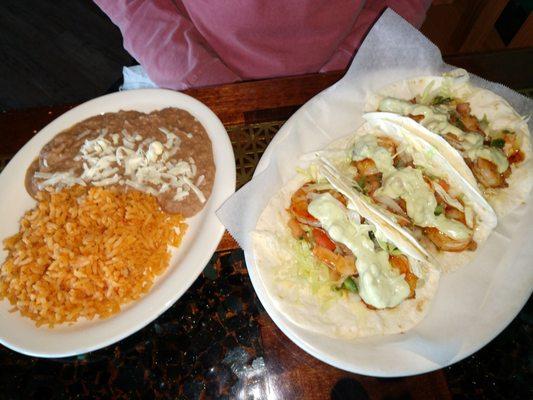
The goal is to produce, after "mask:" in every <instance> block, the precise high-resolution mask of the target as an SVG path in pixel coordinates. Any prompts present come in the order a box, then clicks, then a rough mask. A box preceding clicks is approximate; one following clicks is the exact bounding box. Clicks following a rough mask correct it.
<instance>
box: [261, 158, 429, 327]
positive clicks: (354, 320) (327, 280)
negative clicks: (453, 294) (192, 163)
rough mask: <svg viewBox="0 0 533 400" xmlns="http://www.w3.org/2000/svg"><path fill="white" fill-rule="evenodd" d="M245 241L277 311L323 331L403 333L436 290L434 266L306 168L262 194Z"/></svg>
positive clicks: (361, 205)
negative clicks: (268, 195)
mask: <svg viewBox="0 0 533 400" xmlns="http://www.w3.org/2000/svg"><path fill="white" fill-rule="evenodd" d="M252 241H253V254H254V259H255V263H256V265H257V268H258V270H259V273H260V276H261V280H262V281H263V283H264V284H265V286H266V287H267V288H268V292H269V293H270V295H271V298H272V299H273V300H274V303H275V305H276V307H277V308H278V309H279V311H280V312H281V313H282V314H283V315H284V316H285V317H287V318H288V319H289V320H290V321H291V322H293V323H295V324H296V325H298V326H300V327H303V328H305V329H307V330H311V331H314V332H318V333H322V334H325V335H328V336H331V337H336V338H356V337H363V336H373V335H384V334H393V333H400V332H405V331H407V330H408V329H410V328H412V327H413V326H414V325H416V324H417V323H418V322H420V321H421V320H422V318H423V317H424V315H425V314H426V312H427V310H428V307H429V305H430V301H431V299H432V298H433V297H434V296H435V293H436V290H437V286H438V279H439V272H438V270H436V269H435V268H433V267H432V266H431V264H430V263H429V262H428V260H427V257H426V255H425V254H424V253H423V252H422V251H420V250H419V249H417V247H416V246H413V245H412V244H411V243H410V242H409V241H406V240H405V238H404V237H402V235H401V234H399V233H398V231H396V230H395V229H394V228H393V227H391V226H389V225H387V224H380V223H379V218H378V216H377V214H375V213H374V211H373V210H372V209H371V208H370V207H367V206H366V205H365V203H364V202H361V201H360V200H359V198H358V197H353V196H345V195H344V194H343V193H341V191H339V190H337V189H336V188H335V187H334V186H333V185H332V184H331V183H330V182H328V181H327V180H326V179H325V178H324V176H322V175H321V173H320V170H319V169H317V168H316V167H314V166H313V167H311V168H310V169H309V170H308V172H307V173H306V175H305V176H298V177H296V178H295V179H293V180H292V181H290V182H289V183H288V184H287V185H286V186H285V187H284V188H283V189H282V190H281V191H280V192H279V193H277V194H276V195H275V196H274V197H273V198H272V199H271V200H270V202H269V203H268V205H267V207H266V208H265V210H264V211H263V212H262V214H261V216H260V218H259V220H258V223H257V226H256V230H255V231H254V232H253V235H252Z"/></svg>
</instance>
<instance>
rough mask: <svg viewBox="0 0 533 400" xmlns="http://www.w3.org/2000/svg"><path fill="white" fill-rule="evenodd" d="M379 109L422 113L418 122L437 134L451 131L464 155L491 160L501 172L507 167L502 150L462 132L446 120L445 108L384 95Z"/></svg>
mask: <svg viewBox="0 0 533 400" xmlns="http://www.w3.org/2000/svg"><path fill="white" fill-rule="evenodd" d="M378 109H379V111H387V112H392V113H396V114H401V115H423V116H424V119H423V120H422V121H420V122H419V123H420V124H422V126H425V127H426V128H427V129H429V130H430V131H432V132H435V133H438V134H439V135H445V134H446V133H452V134H454V135H455V136H457V138H459V139H460V140H461V141H462V143H461V145H462V147H463V153H464V155H465V156H466V157H468V158H470V159H473V160H475V159H476V158H478V157H481V158H484V159H486V160H488V161H491V162H492V163H494V164H495V165H496V166H497V167H498V172H499V173H500V174H501V173H503V172H505V171H506V170H507V168H509V161H508V160H507V157H505V154H504V153H503V151H501V150H500V149H497V148H493V147H488V146H484V145H483V137H482V136H481V135H478V134H477V133H468V132H464V131H462V130H461V129H459V128H457V127H456V126H454V125H452V124H450V123H449V122H448V114H447V112H446V110H445V109H441V108H439V107H429V106H425V105H423V104H412V103H410V102H408V101H405V100H400V99H395V98H392V97H386V98H384V99H383V100H381V102H380V103H379V106H378Z"/></svg>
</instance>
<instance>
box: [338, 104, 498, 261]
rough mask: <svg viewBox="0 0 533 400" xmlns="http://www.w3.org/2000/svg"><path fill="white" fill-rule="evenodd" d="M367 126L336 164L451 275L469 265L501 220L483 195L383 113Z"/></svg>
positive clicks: (375, 206) (376, 207)
mask: <svg viewBox="0 0 533 400" xmlns="http://www.w3.org/2000/svg"><path fill="white" fill-rule="evenodd" d="M364 118H365V120H366V121H367V122H366V123H365V124H364V125H363V126H362V127H361V128H360V129H358V130H357V132H356V133H355V134H354V136H353V137H352V139H351V141H350V142H349V143H348V144H347V146H346V148H345V154H346V157H345V158H344V159H343V158H342V157H341V158H338V159H336V160H332V162H333V163H334V164H335V166H336V167H337V168H338V170H339V171H341V173H342V174H343V175H344V176H345V177H349V178H350V179H352V181H353V187H354V189H355V190H356V193H358V195H359V196H360V197H361V198H362V199H364V201H365V202H367V204H369V205H371V206H372V207H373V210H374V212H375V213H377V214H379V215H380V217H381V218H382V220H383V221H385V222H387V223H390V224H392V223H395V224H396V226H397V225H399V226H400V227H398V229H399V230H401V231H403V232H404V233H405V234H406V235H410V236H412V237H413V238H415V239H416V240H418V242H419V243H420V244H421V245H422V246H423V247H424V248H425V249H426V250H427V251H428V253H429V254H431V255H432V256H433V257H434V259H435V260H436V261H437V263H438V264H440V265H441V267H442V268H443V269H444V270H445V271H452V270H455V269H457V268H458V267H460V266H462V265H464V264H466V263H468V262H469V261H470V260H471V259H472V258H473V257H474V255H475V253H476V251H477V249H478V247H479V245H480V244H481V243H483V242H484V241H485V240H486V238H487V237H488V235H489V234H490V232H491V231H492V229H493V228H494V227H495V226H496V223H497V220H496V215H495V214H494V211H493V210H492V208H491V207H490V205H489V204H488V203H487V202H486V201H485V200H484V198H483V197H482V196H481V195H480V193H479V192H478V191H477V189H476V188H475V187H474V186H472V185H471V184H470V183H469V182H468V181H467V180H466V179H464V177H463V176H462V175H461V174H459V173H458V172H457V171H456V170H455V168H453V167H452V165H451V164H450V163H449V162H448V160H447V159H446V158H445V157H444V155H443V154H441V153H440V152H438V151H437V150H436V149H435V147H433V146H432V145H431V144H430V143H428V142H426V141H425V140H423V139H421V138H420V137H419V136H416V135H413V134H412V133H411V132H410V131H409V130H407V129H405V128H404V127H403V126H401V125H399V124H395V123H393V122H391V121H389V120H388V119H387V118H386V116H384V115H383V113H369V114H365V115H364Z"/></svg>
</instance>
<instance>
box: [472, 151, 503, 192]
mask: <svg viewBox="0 0 533 400" xmlns="http://www.w3.org/2000/svg"><path fill="white" fill-rule="evenodd" d="M470 165H471V167H470V168H471V169H472V172H473V173H474V176H475V177H476V179H477V180H478V181H479V182H480V183H481V184H482V185H483V186H485V187H487V188H503V187H507V182H506V181H505V174H500V173H499V172H498V167H497V166H496V165H495V164H494V163H493V162H491V161H489V160H485V159H484V158H481V157H479V158H478V159H477V160H476V161H474V162H471V163H470Z"/></svg>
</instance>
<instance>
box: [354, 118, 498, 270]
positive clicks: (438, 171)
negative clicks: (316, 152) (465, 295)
mask: <svg viewBox="0 0 533 400" xmlns="http://www.w3.org/2000/svg"><path fill="white" fill-rule="evenodd" d="M383 114H385V113H370V114H365V116H364V118H365V119H366V120H367V123H366V124H364V125H363V126H361V127H360V128H359V129H358V130H357V131H356V132H355V134H354V135H353V137H352V140H351V143H354V142H356V141H357V138H359V137H361V136H363V135H367V134H372V135H376V136H382V137H385V136H386V137H390V138H391V139H393V140H394V141H395V142H397V143H400V142H404V143H405V142H408V143H409V145H410V146H413V151H416V152H418V153H419V155H420V156H422V157H424V159H425V160H426V162H427V163H428V165H429V166H432V168H434V169H435V171H434V174H435V175H436V176H439V177H443V178H445V179H446V181H447V182H448V183H450V184H451V186H453V187H454V189H456V190H458V191H460V192H461V193H462V194H463V195H464V196H465V198H467V199H469V200H470V204H471V206H472V208H473V209H474V212H475V213H476V215H478V216H479V221H478V224H477V225H476V226H475V230H474V240H475V241H476V243H477V244H478V248H477V250H475V251H462V252H446V251H440V250H437V249H436V248H435V246H434V245H433V244H432V243H431V242H430V241H429V239H427V238H425V237H422V238H421V240H420V242H421V244H422V245H423V246H424V247H425V248H426V249H427V250H428V252H429V253H430V254H431V255H432V256H433V257H434V259H435V260H436V262H437V263H438V264H439V265H440V267H441V268H442V271H443V272H452V271H454V270H456V269H458V268H460V267H462V266H464V265H466V264H468V263H469V262H470V261H471V260H473V259H474V258H475V257H476V255H477V253H478V251H479V249H480V247H481V245H482V244H483V242H485V240H486V239H487V238H488V236H489V235H490V233H491V232H492V230H493V229H494V228H495V226H496V224H497V219H496V215H495V214H494V211H493V210H492V208H491V207H490V205H489V204H487V202H486V201H485V200H484V199H483V197H482V196H481V195H480V194H479V192H478V191H477V190H476V189H475V187H474V186H472V185H471V184H470V183H468V181H467V180H466V179H465V178H464V177H463V176H462V175H461V174H460V173H459V172H458V171H457V170H456V169H454V168H453V167H452V165H451V164H450V163H448V160H447V157H445V156H444V155H443V154H442V153H440V152H439V151H437V150H436V149H435V148H434V147H433V146H432V145H431V144H429V143H428V142H426V141H425V140H423V139H421V138H420V137H418V136H413V135H411V134H410V131H408V130H407V129H405V128H404V127H403V126H401V125H399V124H396V123H393V122H391V121H390V120H389V119H388V118H387V117H386V116H384V115H383ZM354 192H355V191H354ZM376 212H378V213H380V214H383V213H381V212H380V211H379V210H376Z"/></svg>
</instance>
